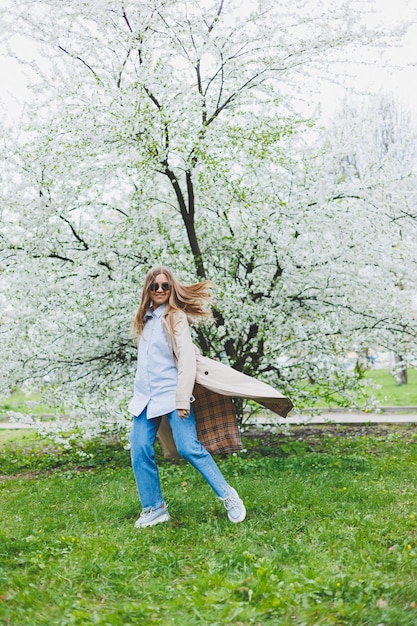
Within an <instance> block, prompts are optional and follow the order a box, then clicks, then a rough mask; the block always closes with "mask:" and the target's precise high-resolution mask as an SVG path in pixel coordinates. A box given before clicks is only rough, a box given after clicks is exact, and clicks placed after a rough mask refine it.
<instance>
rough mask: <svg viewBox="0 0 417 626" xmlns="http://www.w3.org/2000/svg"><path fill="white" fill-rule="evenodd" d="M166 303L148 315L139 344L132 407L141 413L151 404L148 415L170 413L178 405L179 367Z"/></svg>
mask: <svg viewBox="0 0 417 626" xmlns="http://www.w3.org/2000/svg"><path fill="white" fill-rule="evenodd" d="M165 310H166V304H163V305H162V306H159V307H158V308H157V309H155V310H154V311H153V310H152V309H150V310H149V311H148V312H147V313H146V315H145V320H146V321H145V326H144V329H143V332H142V335H141V337H140V340H139V345H138V365H137V370H136V376H135V383H134V396H133V398H132V400H131V401H130V403H129V407H128V409H129V411H130V412H131V413H133V415H140V414H141V413H142V411H143V409H144V408H145V407H147V411H146V413H147V418H148V419H151V418H153V417H159V416H161V415H166V414H167V413H170V412H171V411H174V410H175V409H176V392H177V384H178V370H177V367H176V365H175V363H174V359H173V358H172V354H171V351H170V349H169V346H168V342H167V339H166V336H165V332H164V329H163V326H162V315H163V314H164V313H165Z"/></svg>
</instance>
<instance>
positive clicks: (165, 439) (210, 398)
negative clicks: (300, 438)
mask: <svg viewBox="0 0 417 626" xmlns="http://www.w3.org/2000/svg"><path fill="white" fill-rule="evenodd" d="M171 315H174V334H173V333H172V331H171V327H170V324H169V321H168V319H167V318H168V315H165V316H164V317H163V318H162V323H163V326H164V330H165V334H166V336H167V340H168V344H169V346H170V349H171V352H172V355H173V358H174V361H175V363H176V365H177V368H178V385H177V408H186V409H187V408H189V407H190V403H191V402H194V401H195V405H196V410H195V417H196V424H197V435H198V437H199V439H200V441H201V443H202V444H203V445H204V446H205V447H206V448H207V449H208V450H209V452H211V453H212V454H214V453H217V452H229V451H231V450H237V449H240V448H241V442H240V435H239V432H238V428H237V422H236V416H235V412H234V407H233V403H232V401H231V398H232V397H235V398H247V399H252V400H256V402H259V403H260V404H262V405H263V406H265V407H267V408H268V409H271V410H272V411H274V412H275V413H278V415H281V416H282V417H286V416H287V414H288V413H289V411H290V410H291V409H292V407H293V404H292V402H291V400H290V399H289V398H287V397H286V396H283V395H282V394H281V393H280V392H279V391H277V390H276V389H274V388H273V387H271V386H270V385H267V384H266V383H263V382H261V381H259V380H257V379H255V378H252V377H251V376H247V375H246V374H242V373H241V372H238V371H237V370H235V369H233V368H231V367H229V366H227V365H224V364H223V363H220V362H219V361H214V360H213V359H209V358H207V357H204V356H202V355H201V354H200V352H199V350H198V348H197V347H196V346H195V345H194V344H193V342H192V339H191V333H190V328H189V325H188V320H187V316H186V315H185V313H184V312H183V311H176V312H175V313H174V314H171ZM202 388H203V389H202ZM203 422H204V423H203ZM158 438H159V440H160V441H161V444H162V449H163V453H164V456H166V457H169V458H179V457H178V452H177V450H176V447H175V443H174V440H173V437H172V432H171V429H170V427H169V425H168V421H167V419H166V417H164V418H163V419H162V422H161V425H160V427H159V430H158Z"/></svg>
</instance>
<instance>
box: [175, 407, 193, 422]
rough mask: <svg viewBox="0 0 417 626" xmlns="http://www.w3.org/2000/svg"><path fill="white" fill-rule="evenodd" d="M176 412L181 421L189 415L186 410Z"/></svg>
mask: <svg viewBox="0 0 417 626" xmlns="http://www.w3.org/2000/svg"><path fill="white" fill-rule="evenodd" d="M177 411H178V415H179V416H180V418H181V419H182V420H183V419H185V418H186V417H188V416H189V415H190V411H189V410H188V409H177Z"/></svg>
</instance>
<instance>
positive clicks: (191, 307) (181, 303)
mask: <svg viewBox="0 0 417 626" xmlns="http://www.w3.org/2000/svg"><path fill="white" fill-rule="evenodd" d="M210 287H211V283H210V281H203V282H200V283H197V284H194V285H188V286H185V285H182V284H180V283H179V282H178V281H177V280H176V278H175V277H174V275H173V273H172V272H171V270H170V269H168V268H167V267H162V266H160V267H155V268H153V269H151V270H150V271H149V272H148V274H147V276H146V279H145V284H144V287H143V292H142V299H141V302H140V306H139V309H138V311H137V314H136V316H135V319H134V332H135V335H136V336H137V337H138V339H139V345H138V364H137V371H136V376H135V383H134V397H133V398H132V400H131V402H130V404H129V411H130V412H131V413H133V416H134V417H133V425H132V431H131V435H130V444H131V458H132V467H133V472H134V475H135V480H136V485H137V488H138V492H139V498H140V501H141V504H142V513H141V515H140V517H139V519H138V520H137V521H136V523H135V527H136V528H144V527H146V526H154V525H155V524H159V523H161V522H167V521H168V520H169V519H170V516H169V513H168V507H167V504H166V502H165V500H164V498H163V496H162V491H161V485H160V480H159V473H158V468H157V465H156V461H155V453H154V443H155V438H156V434H157V431H158V428H159V426H160V424H161V420H162V417H163V416H166V419H167V421H168V423H169V426H170V428H171V431H172V435H173V439H174V442H175V447H176V449H177V451H178V453H179V455H180V456H182V457H183V458H184V459H186V460H187V461H189V462H190V463H191V464H192V465H193V467H195V468H196V469H197V470H198V471H199V472H200V474H201V475H202V476H203V478H205V480H206V481H207V483H208V484H209V485H210V487H211V488H212V489H213V491H214V492H215V494H216V495H217V496H218V497H219V498H220V500H222V502H223V504H224V506H225V508H226V510H227V514H228V518H229V520H230V521H231V522H233V523H238V522H242V521H243V520H244V519H245V517H246V509H245V506H244V504H243V502H242V500H241V498H240V497H239V496H238V494H237V492H236V490H235V489H234V488H233V487H231V486H230V485H229V484H228V483H227V481H226V480H225V478H224V476H223V474H222V473H221V471H220V469H219V468H218V466H217V464H216V462H215V461H214V459H213V457H212V456H211V454H210V453H209V452H208V451H207V450H206V448H205V447H204V446H203V445H202V444H201V443H200V441H199V440H198V438H197V432H196V420H195V415H194V411H193V406H192V403H193V401H194V397H193V389H194V384H195V380H196V369H197V365H196V350H195V347H194V345H193V343H192V339H191V334H190V328H189V324H188V317H190V318H202V317H208V316H209V313H208V312H207V309H206V307H207V305H208V304H209V302H210V300H211V293H210ZM227 369H229V368H227Z"/></svg>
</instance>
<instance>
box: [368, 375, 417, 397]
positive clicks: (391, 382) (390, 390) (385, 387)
mask: <svg viewBox="0 0 417 626" xmlns="http://www.w3.org/2000/svg"><path fill="white" fill-rule="evenodd" d="M365 378H367V379H368V380H372V381H373V382H374V383H376V385H378V386H380V388H379V389H378V388H376V389H375V388H369V389H368V390H367V394H366V395H367V396H375V397H376V398H377V400H378V401H379V402H380V403H381V405H382V406H384V405H385V406H417V370H415V369H411V368H409V369H408V384H407V385H397V383H396V381H395V378H394V376H393V375H392V374H390V372H388V371H387V370H379V369H378V370H367V371H366V372H365Z"/></svg>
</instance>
